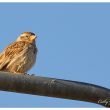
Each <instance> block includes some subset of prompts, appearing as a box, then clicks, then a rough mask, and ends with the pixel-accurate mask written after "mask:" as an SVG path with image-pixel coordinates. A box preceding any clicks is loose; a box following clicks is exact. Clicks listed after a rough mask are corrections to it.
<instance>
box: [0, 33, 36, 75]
mask: <svg viewBox="0 0 110 110" xmlns="http://www.w3.org/2000/svg"><path fill="white" fill-rule="evenodd" d="M35 39H36V36H35V34H34V33H32V32H23V33H22V34H21V35H20V36H19V37H18V38H17V40H16V41H15V42H13V43H12V44H10V45H9V46H7V47H6V48H5V49H4V50H3V52H2V53H1V54H0V71H6V72H11V73H17V74H26V73H27V71H28V70H29V69H30V68H31V67H32V66H33V65H34V63H35V61H36V55H37V51H38V50H37V47H36V44H35Z"/></svg>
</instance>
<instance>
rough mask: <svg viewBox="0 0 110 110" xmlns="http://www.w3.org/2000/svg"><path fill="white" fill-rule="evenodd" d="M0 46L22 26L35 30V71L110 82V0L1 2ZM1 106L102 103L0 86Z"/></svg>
mask: <svg viewBox="0 0 110 110" xmlns="http://www.w3.org/2000/svg"><path fill="white" fill-rule="evenodd" d="M0 27H1V28H0V44H1V46H0V52H1V51H2V50H3V48H5V47H6V46H7V45H8V44H10V43H11V42H13V41H15V40H16V38H17V37H18V36H19V35H20V34H21V33H22V32H24V31H31V32H34V33H36V35H37V36H38V39H37V47H38V49H39V53H38V57H37V63H36V64H35V66H34V67H33V68H32V69H31V70H30V71H29V72H28V73H30V74H32V73H34V74H36V75H38V76H44V77H53V78H60V79H68V80H74V81H82V82H87V83H92V84H96V85H100V86H103V87H107V88H110V4H106V3H100V4H99V3H90V4H88V3H79V4H78V3H27V4H26V3H21V4H20V3H15V4H12V3H7V4H4V3H1V4H0ZM0 107H102V106H100V105H97V104H92V103H87V102H82V101H74V100H66V99H58V98H51V97H44V96H34V95H28V94H19V93H12V92H3V91H0Z"/></svg>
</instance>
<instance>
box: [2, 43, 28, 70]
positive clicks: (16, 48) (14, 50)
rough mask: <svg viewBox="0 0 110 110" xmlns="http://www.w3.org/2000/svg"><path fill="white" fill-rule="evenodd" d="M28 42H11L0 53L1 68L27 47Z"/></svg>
mask: <svg viewBox="0 0 110 110" xmlns="http://www.w3.org/2000/svg"><path fill="white" fill-rule="evenodd" d="M27 45H28V42H23V41H18V42H14V43H12V44H10V45H9V46H8V47H7V48H5V49H4V51H3V52H2V53H1V54H0V69H2V68H3V67H4V66H6V65H7V64H8V63H9V62H10V61H11V60H12V59H13V58H15V56H16V55H19V53H20V52H22V51H24V49H25V48H26V47H27Z"/></svg>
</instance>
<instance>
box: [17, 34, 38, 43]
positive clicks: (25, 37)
mask: <svg viewBox="0 0 110 110" xmlns="http://www.w3.org/2000/svg"><path fill="white" fill-rule="evenodd" d="M35 40H36V35H35V34H34V33H32V32H23V33H22V34H21V35H20V36H19V37H18V38H17V41H27V42H30V43H34V42H35Z"/></svg>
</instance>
